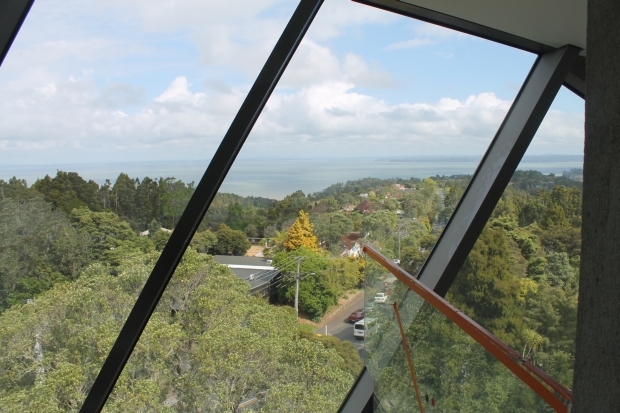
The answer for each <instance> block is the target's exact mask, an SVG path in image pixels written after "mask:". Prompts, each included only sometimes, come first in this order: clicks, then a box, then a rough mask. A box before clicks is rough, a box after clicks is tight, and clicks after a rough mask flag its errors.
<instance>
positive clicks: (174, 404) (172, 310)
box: [0, 250, 359, 413]
mask: <svg viewBox="0 0 620 413" xmlns="http://www.w3.org/2000/svg"><path fill="white" fill-rule="evenodd" d="M156 259H157V254H136V255H134V256H132V257H126V259H124V260H123V262H121V263H120V265H119V272H118V275H117V276H115V277H111V276H109V275H108V274H107V271H106V270H105V268H104V267H103V266H101V265H99V264H95V265H93V266H91V267H89V268H88V269H87V270H86V271H85V273H84V274H83V276H82V277H80V278H79V279H78V280H77V281H75V282H72V283H63V284H60V285H57V286H55V287H54V288H53V289H52V290H50V291H49V292H48V293H46V294H45V295H43V296H41V297H39V298H37V299H36V300H35V301H34V302H32V303H30V304H24V305H19V306H14V307H13V308H11V309H10V310H8V311H7V312H5V313H4V314H2V315H0V346H1V348H2V351H3V357H1V358H0V389H1V390H0V405H1V406H2V407H3V411H6V412H8V413H18V412H20V413H21V412H30V411H32V412H35V411H37V412H39V411H46V412H54V413H55V412H77V411H79V409H80V407H81V405H82V401H83V400H84V398H85V396H86V392H87V391H88V389H89V387H90V386H91V385H92V382H93V380H94V378H95V377H96V375H97V373H98V372H99V370H100V368H101V363H102V362H103V360H104V359H105V357H106V356H107V354H108V352H109V351H110V348H111V346H112V344H113V343H114V339H115V338H116V335H117V334H118V331H119V330H120V328H121V327H122V325H123V323H124V321H125V319H126V318H127V315H128V314H129V311H130V310H131V308H132V307H133V304H134V302H135V297H136V296H137V295H138V294H139V292H140V290H141V289H142V286H143V285H144V282H145V281H146V278H147V277H148V275H149V273H150V269H151V268H152V265H153V264H154V262H155V260H156ZM222 286H226V288H222ZM298 331H299V325H298V323H297V319H296V317H295V314H294V312H293V311H292V310H291V309H290V308H287V307H276V306H271V305H269V304H268V303H267V302H266V301H265V300H262V299H259V298H255V297H252V296H250V295H249V285H248V284H247V283H246V282H245V281H243V280H239V279H238V278H237V277H236V276H235V275H234V274H233V273H232V272H231V271H230V270H229V269H228V268H226V267H225V266H222V265H219V264H217V263H215V262H214V261H213V259H212V257H210V256H208V255H205V254H198V253H196V252H194V251H192V250H188V251H187V253H186V255H185V257H184V258H183V260H182V261H181V263H180V264H179V266H178V267H177V270H176V272H175V276H174V277H173V278H172V280H171V281H170V284H169V285H168V288H167V289H166V291H165V292H164V296H163V297H162V299H161V300H160V304H159V305H158V306H157V308H156V309H155V311H154V313H153V315H152V317H151V318H150V320H149V323H148V325H147V326H146V328H145V330H144V332H143V334H142V336H141V337H140V341H139V342H138V343H137V345H136V347H135V349H134V351H133V352H132V355H131V357H130V358H129V360H128V362H127V364H126V366H125V368H124V369H123V372H122V374H121V375H120V377H119V380H118V383H117V385H116V386H115V388H114V390H113V392H112V394H111V395H110V398H109V399H108V402H107V403H106V407H105V408H106V411H109V412H113V413H116V412H119V413H120V412H126V411H158V412H187V411H235V409H236V408H237V406H238V405H239V404H240V403H241V401H243V400H246V399H248V398H251V397H258V398H259V404H258V407H259V408H260V411H262V412H265V413H276V412H282V411H283V409H285V410H286V411H303V412H309V413H323V412H326V411H335V410H337V409H338V406H339V405H340V403H341V402H342V400H343V398H344V397H345V395H346V393H347V391H348V389H349V388H350V386H351V385H352V384H353V381H354V379H355V378H354V375H353V374H355V373H354V372H353V370H354V369H353V368H352V364H353V360H350V359H347V360H345V359H344V358H343V356H345V355H346V357H348V358H349V357H351V356H352V354H351V352H350V351H349V352H346V351H345V350H344V349H343V348H340V347H341V346H339V345H338V344H337V343H331V342H330V343H327V342H326V343H323V342H321V341H318V340H314V339H306V338H303V337H300V335H299V333H298ZM36 343H38V348H39V354H40V356H36V355H35V354H33V347H35V345H37V344H36ZM349 350H350V349H349ZM358 365H359V363H358Z"/></svg>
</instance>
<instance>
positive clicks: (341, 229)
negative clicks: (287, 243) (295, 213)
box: [310, 212, 353, 253]
mask: <svg viewBox="0 0 620 413" xmlns="http://www.w3.org/2000/svg"><path fill="white" fill-rule="evenodd" d="M310 221H311V222H312V224H313V225H314V233H315V234H316V236H317V238H318V240H319V243H321V245H324V246H325V247H327V249H329V250H330V251H332V252H334V253H339V252H341V251H342V247H341V244H342V237H343V236H344V235H348V234H350V233H351V232H352V231H353V221H351V219H349V218H348V217H347V216H346V215H345V214H343V213H340V212H333V213H325V214H314V215H311V216H310Z"/></svg>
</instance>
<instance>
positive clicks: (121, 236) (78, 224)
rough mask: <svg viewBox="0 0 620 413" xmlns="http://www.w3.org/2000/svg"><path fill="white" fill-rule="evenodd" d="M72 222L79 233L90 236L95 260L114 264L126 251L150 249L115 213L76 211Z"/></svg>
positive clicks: (85, 209) (72, 214)
mask: <svg viewBox="0 0 620 413" xmlns="http://www.w3.org/2000/svg"><path fill="white" fill-rule="evenodd" d="M71 222H72V224H73V225H74V227H75V228H76V229H77V230H78V231H82V232H84V233H86V234H88V235H89V237H90V240H91V246H92V247H91V251H92V257H93V259H95V260H99V261H103V262H106V263H108V264H114V263H116V262H117V257H118V255H119V254H121V253H124V251H128V250H137V251H142V250H144V248H147V249H148V246H146V244H145V242H147V241H148V240H147V239H146V238H145V237H139V236H138V234H136V233H135V232H134V231H133V229H131V226H130V225H129V224H128V223H127V222H125V221H123V220H121V219H120V218H119V216H118V215H116V214H115V213H113V212H93V211H91V210H89V209H88V208H79V209H74V210H73V212H71ZM151 248H152V247H151ZM117 250H118V251H117Z"/></svg>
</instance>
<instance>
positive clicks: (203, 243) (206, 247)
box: [190, 231, 217, 254]
mask: <svg viewBox="0 0 620 413" xmlns="http://www.w3.org/2000/svg"><path fill="white" fill-rule="evenodd" d="M190 245H191V246H192V247H194V249H195V250H196V251H197V252H201V253H204V254H208V253H209V251H211V250H212V249H213V247H215V246H216V245H217V235H215V234H214V233H213V232H211V231H202V232H197V233H195V234H194V237H193V238H192V242H191V243H190Z"/></svg>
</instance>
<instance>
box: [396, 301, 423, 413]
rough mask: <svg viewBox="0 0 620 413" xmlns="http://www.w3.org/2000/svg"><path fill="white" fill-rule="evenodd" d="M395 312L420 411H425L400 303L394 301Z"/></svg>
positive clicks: (421, 412)
mask: <svg viewBox="0 0 620 413" xmlns="http://www.w3.org/2000/svg"><path fill="white" fill-rule="evenodd" d="M393 306H394V312H395V313H396V319H397V320H398V328H399V329H400V336H401V337H402V339H403V349H404V350H405V355H406V356H407V363H408V364H409V373H411V381H412V382H413V388H414V390H415V397H416V399H418V407H419V408H420V413H424V406H422V397H420V389H419V388H418V381H417V380H416V379H415V369H414V368H413V360H411V351H410V350H409V343H407V336H405V328H404V327H403V322H402V321H401V320H400V312H399V311H398V304H396V303H394V304H393Z"/></svg>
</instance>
